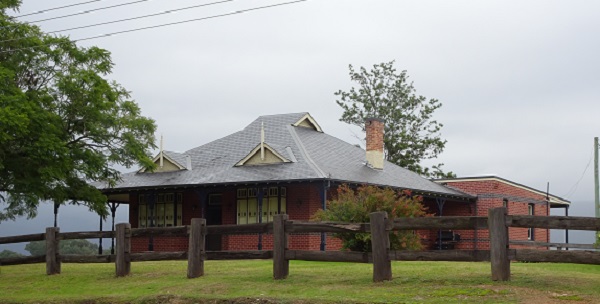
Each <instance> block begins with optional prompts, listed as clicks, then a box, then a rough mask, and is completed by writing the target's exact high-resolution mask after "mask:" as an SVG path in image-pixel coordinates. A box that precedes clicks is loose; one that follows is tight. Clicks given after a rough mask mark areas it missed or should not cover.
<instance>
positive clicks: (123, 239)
mask: <svg viewBox="0 0 600 304" xmlns="http://www.w3.org/2000/svg"><path fill="white" fill-rule="evenodd" d="M115 234H116V238H117V246H116V247H117V248H116V249H117V255H116V259H115V266H116V274H117V277H123V276H126V275H128V274H129V272H130V271H131V257H130V255H129V253H130V252H131V224H129V223H120V224H117V226H116V233H115Z"/></svg>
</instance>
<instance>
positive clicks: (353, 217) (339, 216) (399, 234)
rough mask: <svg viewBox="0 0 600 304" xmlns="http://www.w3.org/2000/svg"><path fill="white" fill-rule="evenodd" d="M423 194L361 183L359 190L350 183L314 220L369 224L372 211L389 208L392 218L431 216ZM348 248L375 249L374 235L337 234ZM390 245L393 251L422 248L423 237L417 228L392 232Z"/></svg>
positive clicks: (387, 210) (339, 189)
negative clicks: (416, 230) (416, 231)
mask: <svg viewBox="0 0 600 304" xmlns="http://www.w3.org/2000/svg"><path fill="white" fill-rule="evenodd" d="M422 201H423V198H422V197H421V196H413V195H411V192H410V191H408V190H403V191H395V190H393V189H390V188H379V187H375V186H360V187H358V188H357V189H356V190H354V189H352V188H350V187H349V186H348V185H341V186H340V187H338V189H337V197H336V198H335V199H333V200H330V201H328V202H327V210H319V211H318V212H317V213H316V214H315V215H314V216H313V220H318V221H333V222H350V223H368V222H369V214H370V213H372V212H377V211H385V212H387V214H388V218H389V219H395V218H400V217H423V216H427V213H426V208H425V207H424V206H423V204H422ZM334 235H335V236H336V237H338V238H340V239H341V240H342V244H343V247H344V249H348V250H352V251H362V252H368V251H371V235H370V234H368V233H337V234H334ZM390 248H391V249H393V250H405V249H413V250H419V249H422V245H421V242H420V239H419V236H418V235H417V234H416V233H415V232H414V231H393V232H390Z"/></svg>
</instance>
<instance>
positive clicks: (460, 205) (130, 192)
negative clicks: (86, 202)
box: [100, 113, 569, 252]
mask: <svg viewBox="0 0 600 304" xmlns="http://www.w3.org/2000/svg"><path fill="white" fill-rule="evenodd" d="M365 124H366V125H365V130H366V133H367V135H366V138H367V144H366V151H365V150H363V149H362V148H360V147H357V146H354V145H352V144H349V143H346V142H344V141H342V140H340V139H337V138H335V137H333V136H330V135H328V134H326V133H324V132H323V130H322V129H321V127H320V126H319V124H318V123H317V122H316V120H315V119H314V118H313V117H312V116H311V115H310V114H308V113H293V114H280V115H267V116H260V117H258V118H257V119H256V120H254V121H253V122H252V123H250V124H249V125H248V126H246V127H245V128H244V129H243V130H241V131H239V132H236V133H233V134H231V135H228V136H225V137H223V138H220V139H217V140H215V141H213V142H210V143H207V144H205V145H202V146H199V147H196V148H193V149H190V150H188V151H186V152H183V153H177V152H171V151H164V150H162V147H161V151H160V152H159V154H158V155H157V156H156V157H155V159H154V161H155V162H156V164H157V165H158V169H157V170H155V171H154V172H146V171H145V170H144V169H141V170H139V171H137V172H132V173H127V174H123V176H122V178H123V179H122V181H121V182H120V183H118V184H117V185H116V186H115V187H112V188H102V187H100V188H101V190H102V191H103V193H104V194H106V195H107V197H108V200H109V202H115V203H116V202H118V203H123V204H127V205H128V207H129V217H130V218H129V221H130V223H131V225H132V227H134V228H136V227H169V226H180V225H189V224H190V221H191V219H192V218H196V217H202V218H206V219H207V224H208V225H231V224H233V225H235V224H248V223H265V222H270V221H272V218H273V216H274V215H276V214H280V213H287V214H288V215H289V218H290V219H291V220H309V219H310V217H311V215H312V214H314V213H315V212H316V211H317V210H318V209H321V208H326V201H327V199H328V198H331V196H332V195H334V194H335V193H336V189H337V187H338V186H339V185H341V184H350V185H363V184H370V185H377V186H385V187H392V188H396V189H410V190H411V191H412V192H413V193H414V194H417V195H421V196H423V198H424V204H425V205H426V206H427V207H428V208H429V211H430V212H431V213H434V214H436V215H441V216H443V215H475V214H477V215H484V214H487V208H490V207H492V206H501V205H502V204H503V200H505V199H506V200H508V203H507V204H508V206H509V212H510V213H514V214H517V213H519V214H527V212H529V211H528V210H529V209H528V208H529V207H528V206H530V205H532V206H533V208H532V209H531V210H533V211H532V212H535V214H547V212H548V211H547V210H548V209H547V208H548V207H549V206H550V207H556V206H563V205H567V206H568V204H569V202H568V201H565V200H563V199H560V198H558V197H555V196H550V199H549V201H548V203H547V204H546V205H544V203H545V202H547V200H546V198H545V195H541V194H540V192H539V191H537V190H534V189H531V188H528V187H525V186H522V185H518V184H515V183H512V182H510V181H507V180H504V179H500V178H496V177H482V178H470V179H450V180H437V181H431V180H428V179H425V178H423V177H421V176H419V175H417V174H415V173H414V172H411V171H409V170H406V169H404V168H401V167H399V166H397V165H395V164H392V163H389V162H387V161H385V160H384V150H383V132H384V122H383V121H382V120H379V119H367V121H366V122H365ZM540 195H541V196H540ZM460 233H462V238H461V241H460V242H458V243H457V248H464V249H469V248H480V249H483V248H486V246H487V235H486V232H484V231H480V232H475V233H473V232H468V231H464V232H460ZM469 233H470V234H469ZM527 233H528V232H527V229H525V232H523V231H521V230H516V229H515V230H514V231H511V237H512V236H513V235H514V236H515V237H519V239H523V240H527V239H528V235H527ZM422 235H423V239H424V242H426V243H427V244H428V245H430V246H433V244H434V243H435V239H436V236H438V235H439V234H438V233H437V232H435V231H433V232H424V233H423V234H422ZM534 238H535V240H546V241H547V239H548V233H547V232H545V231H538V229H536V231H534V232H533V233H532V235H531V238H530V239H534ZM289 244H290V249H312V250H334V249H339V248H340V242H339V240H337V239H335V238H332V237H331V236H329V235H325V234H304V235H292V236H291V237H290V243H289ZM270 248H272V237H271V235H268V234H258V235H233V236H210V235H209V236H208V237H207V249H208V250H262V249H265V250H268V249H270ZM186 249H187V238H184V237H154V238H150V239H149V238H136V239H133V240H132V250H133V251H134V252H135V251H138V252H139V251H146V250H155V251H181V250H186Z"/></svg>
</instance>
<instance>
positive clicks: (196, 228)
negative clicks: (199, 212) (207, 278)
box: [187, 218, 206, 279]
mask: <svg viewBox="0 0 600 304" xmlns="http://www.w3.org/2000/svg"><path fill="white" fill-rule="evenodd" d="M205 232H206V219H203V218H194V219H192V225H191V228H190V239H189V243H188V244H189V246H188V247H189V249H188V269H187V277H188V279H193V278H197V277H201V276H203V275H204V256H205V252H204V250H205V247H204V246H205V245H204V244H205V240H206V235H205V234H204V233H205Z"/></svg>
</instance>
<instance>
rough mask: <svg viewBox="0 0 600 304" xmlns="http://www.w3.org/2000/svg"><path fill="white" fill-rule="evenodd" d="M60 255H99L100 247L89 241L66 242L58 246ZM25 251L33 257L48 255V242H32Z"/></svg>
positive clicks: (61, 242)
mask: <svg viewBox="0 0 600 304" xmlns="http://www.w3.org/2000/svg"><path fill="white" fill-rule="evenodd" d="M58 247H59V249H58V251H59V252H60V254H83V255H95V254H98V245H96V244H94V243H92V242H90V241H88V240H64V241H60V244H59V245H58ZM25 250H27V251H29V254H31V255H32V256H38V255H45V254H46V241H36V242H30V243H27V245H25Z"/></svg>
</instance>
